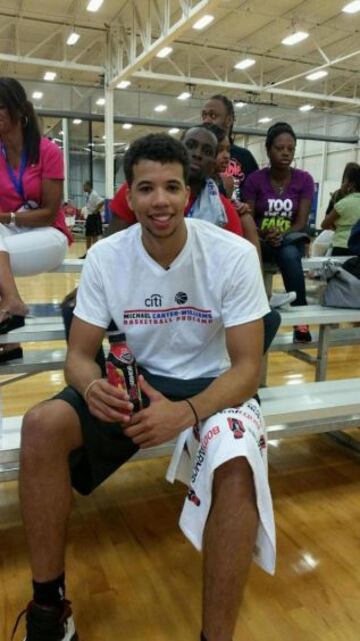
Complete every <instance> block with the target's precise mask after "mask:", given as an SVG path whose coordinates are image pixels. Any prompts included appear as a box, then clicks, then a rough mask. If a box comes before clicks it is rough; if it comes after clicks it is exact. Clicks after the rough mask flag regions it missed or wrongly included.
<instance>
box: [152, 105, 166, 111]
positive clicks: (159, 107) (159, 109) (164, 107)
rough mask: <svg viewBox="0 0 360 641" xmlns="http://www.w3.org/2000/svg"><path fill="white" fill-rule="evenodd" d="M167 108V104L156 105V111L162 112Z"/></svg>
mask: <svg viewBox="0 0 360 641" xmlns="http://www.w3.org/2000/svg"><path fill="white" fill-rule="evenodd" d="M166 110H167V105H157V106H156V107H154V111H158V112H161V111H166Z"/></svg>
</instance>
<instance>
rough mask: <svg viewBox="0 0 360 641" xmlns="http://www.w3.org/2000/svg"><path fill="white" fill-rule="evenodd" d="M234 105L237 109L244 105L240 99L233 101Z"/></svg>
mask: <svg viewBox="0 0 360 641" xmlns="http://www.w3.org/2000/svg"><path fill="white" fill-rule="evenodd" d="M235 107H236V108H237V109H242V108H243V107H245V103H244V102H241V100H240V101H239V102H235Z"/></svg>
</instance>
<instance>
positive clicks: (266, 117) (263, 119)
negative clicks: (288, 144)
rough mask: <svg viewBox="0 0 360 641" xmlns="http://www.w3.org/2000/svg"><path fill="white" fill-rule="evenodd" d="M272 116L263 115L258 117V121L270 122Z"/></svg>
mask: <svg viewBox="0 0 360 641" xmlns="http://www.w3.org/2000/svg"><path fill="white" fill-rule="evenodd" d="M271 121H272V118H269V117H268V116H264V117H263V118H259V120H258V122H261V123H266V122H271Z"/></svg>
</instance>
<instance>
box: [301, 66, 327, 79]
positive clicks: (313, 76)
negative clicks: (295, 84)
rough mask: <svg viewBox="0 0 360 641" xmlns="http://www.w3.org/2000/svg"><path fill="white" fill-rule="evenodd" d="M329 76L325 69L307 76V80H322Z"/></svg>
mask: <svg viewBox="0 0 360 641" xmlns="http://www.w3.org/2000/svg"><path fill="white" fill-rule="evenodd" d="M327 75H328V72H327V71H325V69H319V71H313V73H309V75H308V76H306V80H320V78H325V76H327Z"/></svg>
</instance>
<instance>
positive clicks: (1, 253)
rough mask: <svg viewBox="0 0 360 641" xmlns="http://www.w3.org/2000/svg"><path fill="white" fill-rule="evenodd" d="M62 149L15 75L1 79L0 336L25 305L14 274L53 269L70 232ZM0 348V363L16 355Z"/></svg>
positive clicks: (20, 319) (15, 323) (16, 349)
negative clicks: (47, 132)
mask: <svg viewBox="0 0 360 641" xmlns="http://www.w3.org/2000/svg"><path fill="white" fill-rule="evenodd" d="M63 181H64V168H63V157H62V152H61V150H60V149H59V147H57V145H56V144H55V143H54V142H52V141H50V140H48V139H47V138H45V137H42V136H41V134H40V129H39V124H38V121H37V118H36V115H35V111H34V108H33V105H32V103H31V102H30V101H29V100H28V99H27V96H26V93H25V90H24V88H23V87H22V85H21V84H20V83H19V82H18V81H17V80H15V79H14V78H5V77H1V78H0V334H4V333H6V332H8V331H10V330H12V329H16V328H19V327H22V326H23V325H24V324H25V316H26V314H27V313H28V307H27V305H26V303H25V302H24V301H23V300H22V298H21V295H20V293H19V290H18V288H17V286H16V282H15V278H14V277H15V276H33V275H35V274H41V273H42V272H47V271H50V270H53V269H55V268H56V267H58V266H59V265H60V264H61V263H62V261H63V260H64V257H65V254H66V250H67V246H68V243H70V242H71V240H72V238H71V234H70V232H69V231H68V229H67V226H66V223H65V217H64V213H63V212H62V210H61V201H62V190H63ZM21 356H22V349H21V347H20V345H19V344H18V343H12V344H7V345H3V346H1V349H0V363H2V362H5V361H8V360H11V359H14V358H21Z"/></svg>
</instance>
